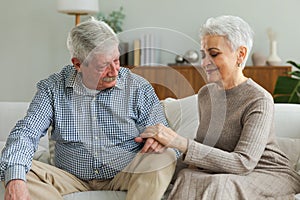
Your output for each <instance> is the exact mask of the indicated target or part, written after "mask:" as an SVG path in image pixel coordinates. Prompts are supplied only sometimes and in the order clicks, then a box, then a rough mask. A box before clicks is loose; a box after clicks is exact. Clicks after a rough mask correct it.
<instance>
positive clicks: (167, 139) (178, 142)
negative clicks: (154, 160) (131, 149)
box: [140, 124, 188, 153]
mask: <svg viewBox="0 0 300 200" xmlns="http://www.w3.org/2000/svg"><path fill="white" fill-rule="evenodd" d="M140 137H141V138H153V139H154V140H156V141H157V142H158V143H160V144H161V145H163V146H165V147H170V148H176V149H178V150H179V151H181V152H182V153H185V152H186V151H187V146H188V139H186V138H184V137H182V136H180V135H178V134H177V133H176V132H174V131H173V130H172V129H170V128H168V127H166V126H164V125H163V124H157V125H154V126H149V127H147V128H146V129H145V131H144V132H143V133H142V134H141V135H140ZM143 149H144V148H143Z"/></svg>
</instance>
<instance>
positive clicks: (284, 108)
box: [0, 95, 300, 200]
mask: <svg viewBox="0 0 300 200" xmlns="http://www.w3.org/2000/svg"><path fill="white" fill-rule="evenodd" d="M162 104H163V106H164V110H165V114H166V117H167V119H168V121H169V124H170V126H171V128H173V129H174V130H175V131H177V132H178V133H179V134H182V135H185V136H186V137H189V138H193V137H194V135H195V133H196V130H197V126H198V114H197V97H196V95H193V96H190V97H187V98H183V99H178V100H176V99H170V98H169V99H166V100H164V101H162ZM27 107H28V103H27V102H0V149H2V147H3V145H4V144H5V140H6V138H7V136H8V134H9V132H10V129H11V128H12V127H13V126H14V124H15V123H16V121H17V120H18V119H20V118H22V117H23V116H24V114H25V112H26V110H27ZM299 119H300V104H299V105H297V104H275V128H276V135H277V136H278V137H277V138H278V142H279V144H280V147H281V148H282V150H283V151H285V152H286V153H287V155H288V156H289V158H290V159H291V161H292V165H293V167H294V168H295V169H296V170H297V171H299V172H300V123H299ZM48 147H49V144H48V138H46V137H45V138H43V139H42V140H41V143H40V146H39V149H38V151H37V152H36V154H35V157H34V159H38V160H41V161H43V162H49V150H48V149H49V148H48ZM3 195H4V188H3V185H2V184H1V185H0V199H3ZM125 198H126V192H121V191H89V192H78V193H73V194H69V195H65V196H64V199H65V200H82V199H85V200H96V199H97V200H100V199H101V200H102V199H103V200H105V199H107V200H124V199H125ZM295 199H299V200H300V194H298V195H296V196H295Z"/></svg>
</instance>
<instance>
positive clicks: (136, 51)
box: [133, 39, 141, 66]
mask: <svg viewBox="0 0 300 200" xmlns="http://www.w3.org/2000/svg"><path fill="white" fill-rule="evenodd" d="M140 65H141V41H140V40H139V39H135V40H134V41H133V66H140Z"/></svg>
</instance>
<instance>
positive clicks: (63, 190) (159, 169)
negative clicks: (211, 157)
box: [26, 149, 176, 200]
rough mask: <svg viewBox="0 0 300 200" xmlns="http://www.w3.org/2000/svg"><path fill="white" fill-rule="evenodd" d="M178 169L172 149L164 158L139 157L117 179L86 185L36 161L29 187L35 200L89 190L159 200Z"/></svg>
mask: <svg viewBox="0 0 300 200" xmlns="http://www.w3.org/2000/svg"><path fill="white" fill-rule="evenodd" d="M175 166H176V156H175V152H174V151H173V150H172V149H168V150H166V151H165V152H164V153H162V154H152V153H151V154H150V153H147V154H141V153H139V154H137V156H136V157H135V158H134V159H133V161H132V162H131V163H130V164H129V165H128V166H127V167H126V168H125V169H124V170H123V171H122V172H120V173H118V174H117V175H116V176H115V177H114V178H113V179H110V180H91V181H87V182H86V181H82V180H80V179H78V178H77V177H75V176H74V175H72V174H70V173H68V172H65V171H63V170H61V169H58V168H56V167H54V166H51V165H48V164H45V163H42V162H39V161H33V163H32V168H31V170H30V172H28V174H27V176H26V178H27V185H28V188H29V193H30V195H31V199H32V200H40V199H43V200H48V199H49V200H53V199H55V200H59V199H63V198H62V196H63V195H66V194H70V193H73V192H79V191H89V190H122V191H127V197H126V199H127V200H141V199H147V200H159V199H161V197H162V196H163V194H164V192H165V191H166V189H167V187H168V185H169V183H170V181H171V179H172V176H173V173H174V171H175Z"/></svg>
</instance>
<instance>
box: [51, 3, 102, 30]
mask: <svg viewBox="0 0 300 200" xmlns="http://www.w3.org/2000/svg"><path fill="white" fill-rule="evenodd" d="M57 10H58V12H61V13H67V14H70V15H75V25H77V24H78V23H80V15H87V14H90V13H97V12H98V10H99V4H98V0H58V1H57Z"/></svg>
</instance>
